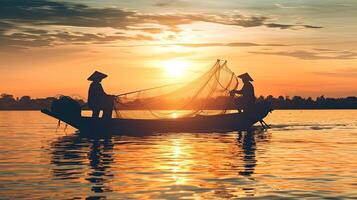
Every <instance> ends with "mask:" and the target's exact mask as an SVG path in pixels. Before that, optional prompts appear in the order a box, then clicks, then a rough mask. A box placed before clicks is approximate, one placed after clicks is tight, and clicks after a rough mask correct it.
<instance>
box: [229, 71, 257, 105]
mask: <svg viewBox="0 0 357 200" xmlns="http://www.w3.org/2000/svg"><path fill="white" fill-rule="evenodd" d="M238 77H239V78H240V79H242V81H243V84H244V85H243V87H242V89H241V90H232V91H231V92H230V93H231V95H234V94H241V95H242V96H241V97H238V98H237V100H236V104H237V107H238V110H239V111H240V109H243V111H249V110H250V109H251V108H253V106H254V103H255V95H254V86H253V84H252V83H251V82H252V81H253V79H252V77H250V75H249V74H248V73H244V74H241V75H239V76H238Z"/></svg>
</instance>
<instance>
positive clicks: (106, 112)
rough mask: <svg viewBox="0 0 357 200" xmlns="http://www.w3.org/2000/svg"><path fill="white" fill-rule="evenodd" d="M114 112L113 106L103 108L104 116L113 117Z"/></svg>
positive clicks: (106, 117)
mask: <svg viewBox="0 0 357 200" xmlns="http://www.w3.org/2000/svg"><path fill="white" fill-rule="evenodd" d="M112 114H113V108H106V109H104V110H103V118H105V119H111V118H112Z"/></svg>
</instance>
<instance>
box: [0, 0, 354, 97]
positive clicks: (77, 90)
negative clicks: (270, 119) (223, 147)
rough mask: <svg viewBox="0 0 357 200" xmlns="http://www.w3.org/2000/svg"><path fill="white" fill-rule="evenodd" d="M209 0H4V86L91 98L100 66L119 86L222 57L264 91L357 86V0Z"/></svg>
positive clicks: (152, 82) (164, 77)
mask: <svg viewBox="0 0 357 200" xmlns="http://www.w3.org/2000/svg"><path fill="white" fill-rule="evenodd" d="M205 2H206V3H204V2H203V1H200V0H199V1H197V2H196V1H195V3H193V2H190V1H185V0H175V1H155V0H152V1H149V0H148V1H141V0H140V1H135V2H129V1H128V2H126V1H123V2H117V1H109V0H107V1H103V2H102V3H101V4H100V5H99V4H98V3H96V1H89V0H88V1H78V3H73V1H71V2H70V3H66V2H65V1H47V0H40V1H38V2H37V3H33V2H21V1H7V0H5V1H2V2H0V7H1V8H3V9H4V10H3V11H2V12H0V19H1V20H0V44H1V46H0V73H1V75H2V77H1V79H2V81H1V84H0V93H11V94H14V95H15V96H22V95H30V96H32V97H45V96H54V95H57V94H67V95H80V96H82V97H84V98H86V93H87V89H88V85H89V82H88V81H87V80H86V79H87V77H88V76H89V75H90V74H91V73H92V72H93V71H94V70H99V71H102V72H104V73H107V74H108V75H109V77H108V78H107V79H105V80H104V81H103V85H104V87H105V89H106V91H107V92H108V93H113V94H119V93H122V92H128V91H131V90H137V89H141V88H147V87H154V86H158V85H162V84H166V83H167V82H173V81H185V80H189V79H190V78H192V76H193V74H196V73H198V72H201V71H204V70H206V69H208V68H209V67H210V66H211V65H212V64H214V62H215V60H216V59H217V58H220V59H224V60H228V65H229V67H230V68H231V69H232V70H233V71H234V72H235V73H236V74H240V73H244V72H249V73H250V74H251V75H252V76H253V78H254V80H255V81H254V85H255V87H256V94H257V95H268V94H272V95H275V96H278V95H283V96H294V95H301V96H312V97H316V96H319V95H325V96H332V97H341V96H353V95H357V65H356V64H357V60H356V58H357V40H356V39H355V35H356V34H357V25H356V23H355V22H354V21H353V20H354V19H355V18H356V17H357V14H356V12H355V9H356V8H357V2H355V1H352V0H350V1H314V2H311V1H301V2H300V1H299V3H297V2H292V1H279V2H278V1H269V2H268V1H255V2H247V1H222V2H221V3H220V4H217V3H215V1H205ZM25 8H26V9H25ZM24 10H27V11H26V12H24ZM32 10H33V13H31V12H32ZM0 11H1V9H0ZM326 12H329V14H328V15H327V14H326ZM172 60H175V62H171V61H172ZM165 63H166V64H165ZM167 63H171V65H174V66H171V68H176V67H180V65H185V67H184V69H182V70H176V72H175V70H174V69H171V73H170V69H168V68H170V66H169V67H168V66H167V65H168V64H167ZM172 63H176V64H172ZM177 71H179V72H177ZM172 72H173V73H172ZM174 73H179V74H180V75H177V76H176V75H175V74H174Z"/></svg>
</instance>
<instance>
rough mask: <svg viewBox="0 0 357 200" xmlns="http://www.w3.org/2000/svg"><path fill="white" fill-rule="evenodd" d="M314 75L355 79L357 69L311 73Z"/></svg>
mask: <svg viewBox="0 0 357 200" xmlns="http://www.w3.org/2000/svg"><path fill="white" fill-rule="evenodd" d="M313 73H314V74H316V75H320V76H328V77H345V78H356V77H357V68H353V67H351V68H342V69H337V70H334V71H327V72H313Z"/></svg>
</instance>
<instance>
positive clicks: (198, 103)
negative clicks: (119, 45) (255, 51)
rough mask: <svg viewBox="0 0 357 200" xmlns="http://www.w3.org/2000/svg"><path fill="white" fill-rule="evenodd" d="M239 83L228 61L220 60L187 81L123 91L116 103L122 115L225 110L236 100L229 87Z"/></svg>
mask: <svg viewBox="0 0 357 200" xmlns="http://www.w3.org/2000/svg"><path fill="white" fill-rule="evenodd" d="M237 87H238V80H237V77H236V76H235V74H234V73H233V72H232V71H231V70H230V69H229V68H228V66H227V62H226V61H220V60H217V62H216V63H215V64H214V65H213V66H212V67H211V68H210V69H209V70H208V71H207V72H205V73H203V74H202V75H200V76H199V77H198V78H196V79H194V80H192V81H190V82H188V83H186V84H183V83H175V84H170V85H164V86H160V87H155V88H149V89H143V90H141V91H136V92H132V93H127V94H123V95H119V96H117V97H116V98H115V104H114V105H115V106H114V107H115V112H116V115H117V117H119V118H143V116H146V117H147V118H160V119H162V118H180V117H192V116H195V115H214V114H223V113H226V112H227V109H228V107H229V105H230V104H231V103H232V97H230V95H229V91H231V90H234V89H237ZM128 110H130V112H128ZM137 110H140V111H137ZM143 112H146V113H145V114H143Z"/></svg>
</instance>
